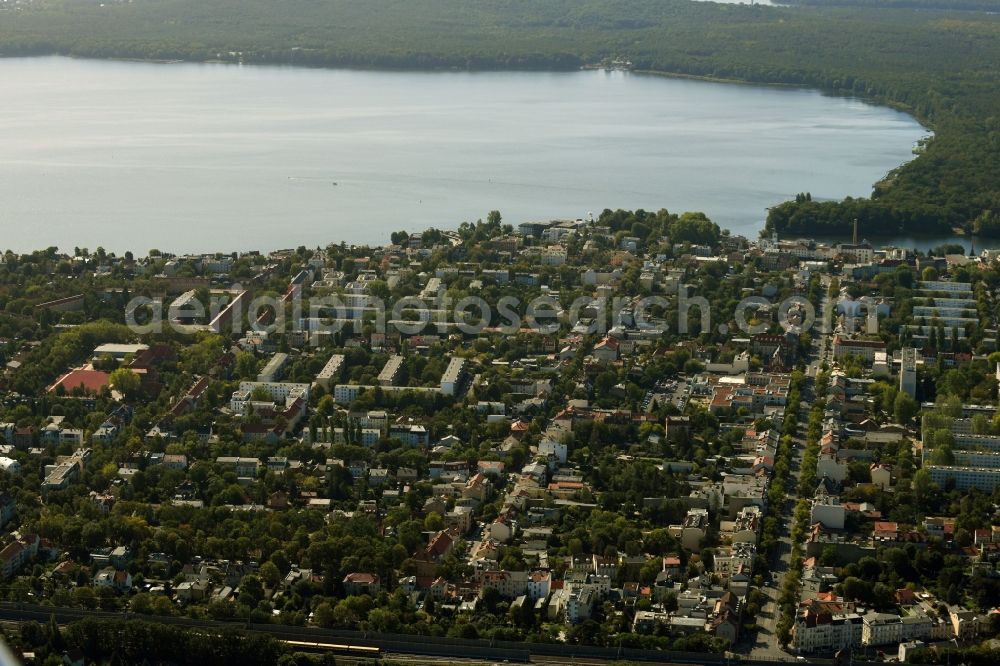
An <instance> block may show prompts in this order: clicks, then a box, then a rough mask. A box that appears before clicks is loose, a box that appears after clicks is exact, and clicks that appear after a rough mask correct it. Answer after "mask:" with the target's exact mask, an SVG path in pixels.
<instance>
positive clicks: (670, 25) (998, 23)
mask: <svg viewBox="0 0 1000 666" xmlns="http://www.w3.org/2000/svg"><path fill="white" fill-rule="evenodd" d="M873 1H874V0H873ZM913 1H914V2H931V0H913ZM939 1H940V2H941V3H942V4H943V3H944V2H946V0H939ZM961 1H966V0H956V2H961ZM968 1H981V2H988V1H989V0H968ZM11 5H13V3H8V4H6V5H5V6H6V7H8V9H4V10H0V51H2V52H3V53H4V54H6V55H15V54H42V53H63V54H71V55H81V56H95V57H130V58H150V59H185V60H213V59H223V60H242V61H243V62H279V63H291V64H303V65H321V66H356V67H398V68H432V67H434V68H436V67H455V68H479V69H487V68H522V69H559V68H563V69H564V68H576V67H579V66H581V65H584V64H595V63H600V62H602V61H606V60H609V59H613V58H624V59H628V60H630V61H631V62H632V64H633V66H634V67H635V68H637V69H645V70H657V71H662V72H670V73H676V74H687V75H697V76H708V77H717V78H726V79H739V80H746V81H754V82H765V83H783V84H794V85H808V86H814V87H818V88H820V89H823V90H826V91H830V92H834V93H841V94H854V95H859V96H863V97H866V98H868V99H872V100H875V101H881V102H886V103H891V104H893V105H895V106H897V107H899V108H902V109H904V110H907V111H909V112H910V113H912V114H913V115H915V116H916V117H917V118H919V119H920V120H921V121H923V122H925V123H927V124H928V125H930V126H931V127H933V129H934V131H935V134H936V138H935V140H933V141H932V142H930V144H929V145H928V146H927V147H926V149H925V150H923V152H922V154H921V155H920V156H919V157H918V158H917V159H915V160H913V161H912V162H910V163H908V164H907V165H904V166H903V167H901V168H900V169H897V170H896V171H895V172H894V173H892V174H890V175H889V176H888V177H887V178H886V179H885V180H884V181H883V182H882V183H879V184H878V186H877V188H876V190H875V194H874V198H873V199H864V200H853V201H847V202H841V203H834V204H830V203H827V204H822V203H818V202H815V201H812V200H810V198H808V197H799V199H798V200H797V201H791V202H787V203H785V204H783V205H781V206H777V207H776V208H774V209H773V210H772V213H771V215H770V218H769V220H768V224H769V226H770V227H771V228H773V229H777V230H778V231H787V232H793V233H821V232H825V233H834V232H846V231H847V230H848V229H849V228H850V224H851V220H853V219H854V218H855V217H857V218H858V219H859V220H860V222H861V227H862V231H863V233H864V234H865V235H868V236H873V235H876V234H879V233H882V234H893V233H897V232H899V231H906V232H919V231H942V230H947V229H950V228H952V227H963V228H966V229H969V230H971V229H972V228H973V226H974V225H976V226H977V227H979V229H980V231H981V232H982V233H998V232H997V231H996V229H997V227H1000V222H998V217H1000V216H998V215H997V214H995V213H994V214H991V213H990V212H989V211H991V210H995V211H1000V17H998V16H994V15H989V14H984V13H972V12H961V11H956V12H943V11H917V10H909V9H901V8H895V7H893V8H862V7H835V8H819V7H794V8H772V7H761V6H747V5H716V4H712V3H702V2H690V1H689V0H282V1H281V2H276V1H274V0H133V1H132V2H130V3H119V4H116V3H115V2H113V1H112V0H104V2H103V4H102V3H101V2H97V1H96V0H34V1H33V2H31V3H25V4H19V5H14V6H13V8H9V7H11ZM723 186H724V184H723ZM664 203H665V204H668V203H669V202H664ZM977 220H978V222H977Z"/></svg>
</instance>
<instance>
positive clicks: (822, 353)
mask: <svg viewBox="0 0 1000 666" xmlns="http://www.w3.org/2000/svg"><path fill="white" fill-rule="evenodd" d="M822 280H823V299H822V301H820V311H819V312H818V313H817V315H816V317H817V320H816V323H815V325H814V327H813V335H812V339H813V342H812V350H811V354H812V360H811V361H810V363H809V365H808V366H807V372H806V375H807V380H806V385H805V390H804V391H803V395H802V397H803V399H804V402H803V403H800V405H799V412H798V416H799V419H798V429H797V432H796V433H795V437H794V446H795V448H794V450H793V452H792V463H791V469H790V473H789V485H788V496H787V497H786V498H785V502H784V503H783V505H782V507H781V514H780V516H779V521H780V525H781V527H780V532H779V539H778V545H777V547H776V549H775V552H774V553H773V554H772V556H771V581H770V584H769V585H765V586H764V587H763V588H762V590H761V591H762V592H763V593H764V595H765V596H766V601H765V602H764V603H763V604H762V605H761V610H760V614H759V615H758V617H757V626H758V630H757V632H756V634H755V635H753V636H752V637H751V640H752V641H753V642H752V645H745V646H743V649H742V650H740V651H741V652H743V653H744V654H745V653H746V652H747V649H748V648H749V654H750V657H751V658H752V659H775V660H782V659H784V660H787V659H793V658H794V657H792V656H791V655H790V654H789V653H788V652H786V651H785V650H783V649H782V648H781V646H780V645H779V643H778V638H777V636H776V635H775V630H776V627H777V624H778V620H779V618H780V616H781V611H780V609H779V608H778V597H779V596H780V594H781V589H782V586H783V585H784V583H785V576H786V575H787V574H788V569H789V566H790V565H791V559H792V537H791V525H792V520H793V515H794V512H795V503H796V498H797V496H798V486H799V480H800V479H801V477H802V454H803V453H804V451H805V446H806V441H805V437H806V431H807V429H808V425H809V406H810V405H811V404H812V400H813V384H814V381H815V378H816V374H817V373H818V372H819V370H820V367H821V365H822V363H823V362H827V363H829V362H830V361H831V360H832V359H831V358H830V353H831V351H830V349H829V339H830V335H829V332H830V331H831V330H832V329H831V322H830V320H829V319H828V318H827V317H826V316H825V313H826V308H827V307H828V301H829V298H828V297H827V295H826V293H827V290H828V289H829V288H830V278H829V277H828V276H823V278H822Z"/></svg>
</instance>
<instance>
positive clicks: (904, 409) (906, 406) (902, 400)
mask: <svg viewBox="0 0 1000 666" xmlns="http://www.w3.org/2000/svg"><path fill="white" fill-rule="evenodd" d="M892 411H893V414H894V415H895V417H896V422H897V423H902V424H903V425H906V424H907V423H909V422H910V420H911V419H913V417H914V416H916V414H917V412H918V411H920V405H918V404H917V401H916V400H914V399H913V398H911V397H910V395H909V394H908V393H904V392H903V391H900V392H899V393H897V394H896V399H895V401H893V405H892Z"/></svg>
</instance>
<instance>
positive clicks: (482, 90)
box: [0, 57, 927, 252]
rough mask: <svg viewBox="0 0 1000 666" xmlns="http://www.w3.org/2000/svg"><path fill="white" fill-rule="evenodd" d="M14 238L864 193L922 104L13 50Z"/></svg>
mask: <svg viewBox="0 0 1000 666" xmlns="http://www.w3.org/2000/svg"><path fill="white" fill-rule="evenodd" d="M0 86H2V90H3V104H2V105H0V249H3V248H10V249H13V250H15V251H24V250H31V249H37V248H42V247H46V246H49V245H57V246H60V247H61V248H63V249H72V248H73V247H74V246H80V247H89V248H91V249H94V248H95V247H97V246H103V247H105V248H106V249H109V250H114V251H119V252H120V251H124V250H126V249H132V250H135V251H138V252H145V251H146V250H148V249H150V248H159V249H162V250H169V251H174V252H184V251H196V250H197V251H215V250H244V249H275V248H285V247H295V246H298V245H307V246H316V245H322V244H326V243H330V242H340V241H347V242H348V243H378V244H381V243H385V242H388V237H389V234H390V232H392V231H394V230H399V229H406V230H409V231H415V230H420V229H423V228H426V227H428V226H432V225H434V226H440V227H454V226H457V225H458V224H459V223H461V222H462V221H465V220H469V221H474V220H476V219H478V218H484V217H485V216H486V213H487V212H488V211H490V210H491V209H494V208H496V209H499V210H500V211H501V212H502V213H503V217H504V220H505V221H507V222H511V223H514V224H517V223H519V222H523V221H528V220H540V219H542V220H544V219H552V218H565V217H582V216H585V215H586V214H587V213H588V212H589V211H593V212H594V213H595V214H596V213H598V212H600V211H601V210H602V209H604V208H618V207H622V208H645V209H647V210H655V209H658V208H661V207H666V208H668V209H670V210H672V211H684V210H703V211H705V212H706V213H707V214H708V215H709V216H710V217H711V218H712V219H713V220H715V221H716V222H718V223H719V224H720V225H722V226H724V227H729V228H730V229H732V230H733V231H734V232H737V233H741V234H745V235H748V236H756V234H757V231H758V230H759V229H760V227H761V226H762V224H763V219H764V217H765V215H766V208H767V206H770V205H773V204H775V203H777V202H780V201H782V200H784V199H787V198H789V197H792V196H794V195H795V194H796V193H797V192H802V191H810V192H812V194H813V196H814V197H816V198H841V197H844V196H847V195H853V196H864V195H867V194H868V193H869V192H870V191H871V184H872V183H873V182H875V181H876V180H878V179H879V178H881V177H882V176H883V175H884V174H885V173H886V172H887V171H889V170H890V169H892V168H893V167H895V166H897V165H899V164H900V163H902V162H905V161H907V160H908V159H911V158H912V153H911V151H912V148H913V146H914V143H915V142H916V141H917V140H918V139H920V138H921V137H923V136H925V135H926V133H927V132H926V131H925V130H924V129H923V128H921V127H920V126H919V125H918V124H917V123H916V122H915V121H914V120H913V119H912V118H910V117H908V116H906V115H904V114H902V113H898V112H896V111H893V110H890V109H887V108H880V107H874V106H870V105H868V104H865V103H862V102H859V101H857V100H852V99H842V98H833V97H825V96H823V95H821V94H820V93H817V92H812V91H807V90H793V89H777V88H761V87H752V86H743V85H730V84H717V83H708V82H702V81H691V80H681V79H669V78H663V77H656V76H644V75H637V74H630V73H625V72H603V71H580V72H571V73H514V72H498V73H492V72H491V73H457V72H454V73H453V72H448V73H429V72H428V73H420V72H370V71H347V70H322V69H294V68H283V67H239V66H235V65H219V64H172V65H160V64H151V63H131V62H105V61H93V60H73V59H68V58H59V57H46V58H30V59H24V58H12V59H0Z"/></svg>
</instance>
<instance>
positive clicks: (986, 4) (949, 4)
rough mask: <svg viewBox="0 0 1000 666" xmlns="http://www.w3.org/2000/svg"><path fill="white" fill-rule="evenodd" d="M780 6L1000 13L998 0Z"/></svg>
mask: <svg viewBox="0 0 1000 666" xmlns="http://www.w3.org/2000/svg"><path fill="white" fill-rule="evenodd" d="M780 4H782V5H812V6H816V7H868V8H898V9H925V10H940V11H954V10H959V11H966V12H1000V0H781V3H780Z"/></svg>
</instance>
